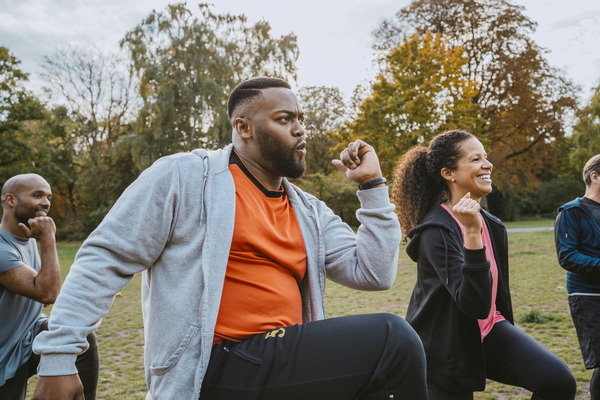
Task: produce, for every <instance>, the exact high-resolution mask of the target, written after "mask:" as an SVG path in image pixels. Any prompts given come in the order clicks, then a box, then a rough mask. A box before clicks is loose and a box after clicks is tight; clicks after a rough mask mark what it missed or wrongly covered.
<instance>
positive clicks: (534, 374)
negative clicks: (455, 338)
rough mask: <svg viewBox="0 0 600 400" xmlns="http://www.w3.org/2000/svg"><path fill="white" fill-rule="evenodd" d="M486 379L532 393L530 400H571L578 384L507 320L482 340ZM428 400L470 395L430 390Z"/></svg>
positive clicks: (468, 395)
mask: <svg viewBox="0 0 600 400" xmlns="http://www.w3.org/2000/svg"><path fill="white" fill-rule="evenodd" d="M483 350H484V353H485V360H486V375H487V377H488V378H489V379H491V380H494V381H497V382H500V383H504V384H507V385H512V386H518V387H522V388H525V389H527V390H529V391H531V392H532V396H531V398H532V400H533V399H535V400H572V399H574V398H575V392H576V391H577V383H576V382H575V378H574V377H573V374H572V373H571V371H570V370H569V367H567V365H566V364H565V363H564V362H563V361H562V360H561V359H560V358H558V357H557V356H555V355H554V354H552V353H551V352H550V351H549V350H548V349H546V348H545V347H544V346H542V345H541V344H540V343H539V342H538V341H536V340H535V339H533V338H532V337H530V336H529V335H527V334H525V333H523V332H521V331H520V330H518V329H517V328H515V327H514V326H513V325H512V324H510V323H509V322H508V321H502V322H499V323H497V324H496V325H495V326H494V328H493V329H492V331H491V332H490V333H489V334H488V336H487V337H486V338H485V340H484V341H483ZM429 389H430V390H429V400H442V399H443V400H472V399H473V393H472V392H468V393H451V392H448V391H445V390H443V389H441V388H439V387H437V386H431V385H430V388H429Z"/></svg>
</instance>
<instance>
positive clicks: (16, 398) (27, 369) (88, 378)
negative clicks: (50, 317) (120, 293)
mask: <svg viewBox="0 0 600 400" xmlns="http://www.w3.org/2000/svg"><path fill="white" fill-rule="evenodd" d="M47 330H48V321H46V322H45V323H44V325H42V327H41V329H40V332H41V331H47ZM40 332H38V333H40ZM87 341H88V343H89V345H90V347H89V348H88V349H87V350H86V351H85V353H83V354H80V355H79V356H77V360H76V362H75V366H76V367H77V371H78V372H79V378H80V379H81V383H82V384H83V394H84V396H85V400H95V399H96V389H97V387H98V374H99V369H100V361H99V356H98V343H97V342H96V335H95V334H94V333H93V332H92V333H90V334H89V335H88V336H87ZM39 363H40V356H38V355H37V354H35V353H33V352H32V353H31V357H29V360H27V361H26V362H25V364H23V365H21V366H20V367H19V369H18V370H17V373H16V375H15V376H13V377H12V378H10V379H8V380H7V381H6V382H4V385H2V386H0V399H1V400H5V399H6V400H9V399H10V400H25V395H26V394H27V380H28V379H29V378H30V377H32V376H33V375H35V374H36V373H37V367H38V364H39Z"/></svg>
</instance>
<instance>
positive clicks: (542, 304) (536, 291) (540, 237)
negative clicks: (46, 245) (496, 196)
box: [28, 221, 591, 400]
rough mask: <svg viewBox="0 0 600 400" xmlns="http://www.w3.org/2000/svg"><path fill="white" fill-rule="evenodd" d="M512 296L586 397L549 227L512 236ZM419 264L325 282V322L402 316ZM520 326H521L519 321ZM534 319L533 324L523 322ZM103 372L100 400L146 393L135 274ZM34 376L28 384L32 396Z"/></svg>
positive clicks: (106, 341) (65, 259)
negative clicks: (385, 282)
mask: <svg viewBox="0 0 600 400" xmlns="http://www.w3.org/2000/svg"><path fill="white" fill-rule="evenodd" d="M507 225H508V226H509V227H511V228H517V227H534V226H552V222H551V221H537V223H535V222H534V223H532V222H531V221H528V222H526V223H523V224H519V223H510V224H507ZM77 249H78V245H77V244H61V245H60V246H59V255H60V261H61V266H62V269H63V277H64V276H65V275H66V273H67V271H68V269H69V266H70V265H71V263H72V260H73V257H74V256H75V253H76V251H77ZM509 249H510V262H511V269H510V270H511V276H510V279H511V292H512V300H513V307H514V314H515V319H516V320H517V321H516V325H517V326H518V327H519V328H520V329H522V330H524V331H525V332H527V333H528V334H530V335H531V336H533V337H534V338H536V339H537V340H539V341H540V342H541V343H542V344H544V345H545V346H546V347H548V348H549V349H550V350H552V351H553V352H554V353H555V354H557V355H558V356H559V357H560V358H561V359H563V360H564V361H565V362H566V363H567V364H568V366H569V367H570V368H571V371H572V372H573V374H574V375H575V378H576V379H577V385H578V392H577V399H578V400H583V399H588V398H589V393H588V384H589V379H590V376H591V371H586V370H585V368H584V367H583V362H582V360H581V354H580V351H579V346H578V344H577V337H576V334H575V330H574V328H573V324H572V322H571V317H570V314H569V307H568V305H567V293H566V289H565V273H564V270H562V269H561V268H560V267H559V265H558V263H557V261H556V253H555V250H554V238H553V232H552V231H551V230H547V231H536V232H509ZM415 276H416V267H415V264H414V263H413V262H412V261H410V260H409V259H408V257H407V256H406V253H405V249H404V247H402V248H401V249H400V261H399V264H398V276H397V278H396V282H395V284H394V287H393V288H392V289H391V290H388V291H385V292H358V291H354V290H350V289H347V288H344V287H342V286H339V285H336V284H334V283H332V282H329V281H328V285H327V289H326V309H327V311H328V315H329V317H334V316H342V315H348V314H360V313H372V312H391V313H395V314H398V315H400V316H404V315H405V313H406V308H407V305H408V300H409V297H410V293H411V291H412V286H413V284H414V281H415ZM519 321H521V322H519ZM525 321H534V322H525ZM97 335H98V341H99V344H100V356H101V360H100V361H101V371H100V383H99V391H98V398H99V399H111V400H113V399H114V400H130V399H131V400H136V399H143V398H144V396H145V393H146V386H145V383H144V367H143V327H142V318H141V307H140V277H139V276H137V277H135V278H134V279H133V281H132V282H131V283H130V284H129V285H127V286H126V287H125V289H124V290H123V291H122V292H121V293H120V294H119V295H118V296H117V297H116V298H115V302H114V304H113V306H112V308H111V310H110V311H109V313H108V315H107V316H106V317H105V318H104V319H103V322H102V325H101V326H100V328H99V330H98V331H97ZM34 384H35V378H32V379H31V383H30V388H29V394H28V398H31V394H32V393H33V386H34ZM529 398H530V394H529V393H528V392H527V391H525V390H522V389H518V388H514V387H510V386H505V385H500V384H497V383H495V382H488V386H487V388H486V390H485V392H481V393H476V395H475V399H477V400H483V399H510V400H516V399H529Z"/></svg>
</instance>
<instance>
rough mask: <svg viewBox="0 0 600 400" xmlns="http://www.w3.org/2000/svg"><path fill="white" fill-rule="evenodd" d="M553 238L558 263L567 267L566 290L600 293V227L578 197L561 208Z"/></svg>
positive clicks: (555, 222) (569, 291)
mask: <svg viewBox="0 0 600 400" xmlns="http://www.w3.org/2000/svg"><path fill="white" fill-rule="evenodd" d="M554 241H555V243H556V254H557V256H558V263H559V264H560V266H561V267H563V268H564V269H566V270H567V292H568V293H569V294H571V293H600V227H599V226H598V224H596V221H594V218H593V217H592V216H591V215H590V214H589V213H588V212H587V211H586V210H585V208H584V207H582V206H581V199H580V198H579V197H578V198H576V199H575V200H572V201H570V202H568V203H567V204H565V205H563V206H562V207H560V208H559V209H558V216H557V217H556V221H554Z"/></svg>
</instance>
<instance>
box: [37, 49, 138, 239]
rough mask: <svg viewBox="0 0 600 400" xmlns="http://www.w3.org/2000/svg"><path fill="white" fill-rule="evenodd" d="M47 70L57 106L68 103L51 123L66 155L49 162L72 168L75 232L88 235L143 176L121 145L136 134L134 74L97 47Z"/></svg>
mask: <svg viewBox="0 0 600 400" xmlns="http://www.w3.org/2000/svg"><path fill="white" fill-rule="evenodd" d="M42 67H43V68H44V74H43V76H44V78H45V81H46V82H47V83H48V85H49V87H48V88H46V90H47V92H48V93H49V94H50V95H51V97H50V98H51V101H53V102H54V103H63V105H61V106H57V107H55V109H54V110H53V113H52V116H51V118H49V121H48V123H49V124H50V125H51V126H52V128H51V131H52V132H54V134H53V135H52V137H53V138H54V139H53V140H54V142H53V143H55V145H56V146H57V148H56V150H57V151H58V149H62V151H59V152H58V153H57V154H54V155H50V156H49V157H50V158H51V159H52V161H53V162H55V163H56V162H58V161H60V160H65V161H66V160H67V159H68V160H69V162H70V169H69V170H68V172H69V174H63V181H62V182H63V183H64V185H63V186H61V188H62V189H63V190H64V193H65V195H66V196H68V198H69V201H70V204H71V210H72V212H71V218H70V221H69V226H70V228H69V230H70V231H71V232H70V233H75V232H80V233H83V234H86V233H89V232H90V231H91V230H93V229H94V228H95V227H96V226H97V225H98V223H99V222H100V221H101V219H102V218H103V217H104V215H105V214H106V212H108V210H109V209H110V207H112V205H113V203H114V202H115V201H116V199H117V198H118V197H119V195H120V194H121V192H122V191H123V190H124V189H125V188H126V187H127V186H128V185H129V184H130V183H131V182H132V181H133V180H134V179H135V177H136V176H137V174H138V172H139V171H138V170H137V169H136V168H135V166H134V165H133V162H132V161H131V160H132V155H131V153H130V152H123V149H127V150H129V148H128V147H127V146H126V145H120V144H119V145H118V144H117V143H120V142H121V141H126V140H127V134H129V133H131V126H130V124H129V122H131V121H132V120H133V119H134V111H136V106H137V104H136V97H135V91H134V88H135V85H134V82H135V80H134V74H133V73H132V71H131V70H130V67H129V66H128V63H127V62H126V60H125V59H124V58H123V56H122V55H119V54H107V53H104V52H102V51H100V50H99V49H97V48H94V47H90V48H85V49H84V48H76V47H72V46H67V47H63V48H60V49H58V50H57V51H56V52H54V53H53V54H52V55H49V56H46V57H44V61H43V63H42ZM67 151H69V152H70V153H69V154H67ZM57 157H60V159H57ZM68 233H69V232H67V234H68Z"/></svg>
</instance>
